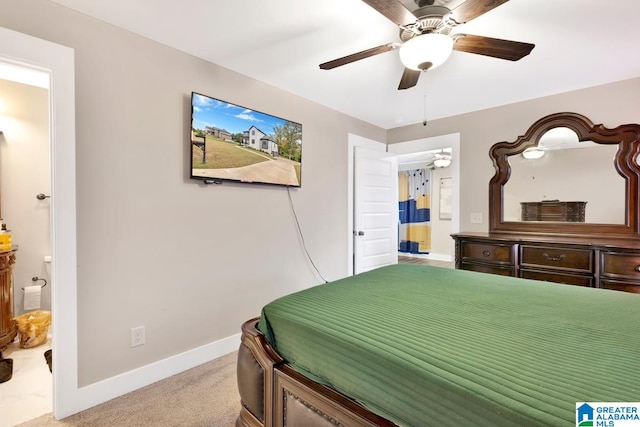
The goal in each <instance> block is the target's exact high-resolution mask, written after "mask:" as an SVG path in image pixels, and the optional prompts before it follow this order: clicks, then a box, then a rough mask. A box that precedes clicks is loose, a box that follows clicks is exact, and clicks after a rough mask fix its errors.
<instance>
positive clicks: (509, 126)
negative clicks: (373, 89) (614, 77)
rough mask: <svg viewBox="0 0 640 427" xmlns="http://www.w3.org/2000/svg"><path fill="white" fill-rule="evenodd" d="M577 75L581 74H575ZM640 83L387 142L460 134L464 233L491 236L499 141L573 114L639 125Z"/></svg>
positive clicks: (408, 132)
mask: <svg viewBox="0 0 640 427" xmlns="http://www.w3.org/2000/svg"><path fill="white" fill-rule="evenodd" d="M576 72H579V69H576ZM638 98H640V78H636V79H631V80H625V81H621V82H617V83H612V84H608V85H602V86H596V87H592V88H587V89H583V90H579V91H574V92H568V93H564V94H560V95H553V96H546V97H542V98H538V99H534V100H530V101H524V102H520V103H516V104H511V105H507V106H502V107H496V108H491V109H487V110H483V111H477V112H473V113H468V114H463V115H459V116H455V117H449V118H445V119H440V120H433V121H430V122H429V124H428V125H427V126H426V127H423V126H422V124H416V125H412V126H405V127H402V128H397V129H391V130H389V131H388V132H387V141H388V142H389V143H397V142H402V141H409V140H414V139H419V138H425V137H430V136H435V135H444V134H449V133H452V132H460V156H461V158H460V170H461V172H460V230H461V231H478V232H483V231H488V223H487V218H488V204H489V202H488V198H489V196H488V185H489V180H490V179H491V177H492V176H493V174H494V168H493V165H492V163H491V160H490V159H489V154H488V153H489V148H490V147H491V146H492V145H493V144H495V143H496V142H500V141H515V139H516V138H517V137H518V136H519V135H522V134H524V133H525V132H526V130H527V129H528V128H529V127H530V126H531V125H532V124H533V123H534V122H535V121H536V120H538V119H540V118H541V117H544V116H546V115H548V114H552V113H559V112H563V111H571V112H576V113H580V114H583V115H585V116H586V117H588V118H589V119H590V120H591V121H592V122H594V123H596V124H598V123H602V124H604V125H605V126H607V127H615V126H618V125H621V124H626V123H638V122H640V103H638ZM472 212H480V213H482V214H483V219H484V221H483V224H471V221H470V214H471V213H472Z"/></svg>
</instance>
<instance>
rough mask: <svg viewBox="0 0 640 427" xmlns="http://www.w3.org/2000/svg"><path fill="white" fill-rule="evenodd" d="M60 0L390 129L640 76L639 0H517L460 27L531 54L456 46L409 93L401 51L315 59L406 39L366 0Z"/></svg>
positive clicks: (409, 0) (405, 1) (409, 1)
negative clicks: (492, 54)
mask: <svg viewBox="0 0 640 427" xmlns="http://www.w3.org/2000/svg"><path fill="white" fill-rule="evenodd" d="M52 1H55V2H56V3H59V4H62V5H64V6H67V7H70V8H72V9H75V10H77V11H80V12H82V13H85V14H87V15H91V16H94V17H96V18H98V19H101V20H103V21H106V22H109V23H111V24H114V25H116V26H119V27H122V28H125V29H127V30H130V31H132V32H134V33H138V34H140V35H142V36H145V37H148V38H150V39H153V40H156V41H158V42H160V43H163V44H166V45H169V46H172V47H174V48H177V49H179V50H182V51H185V52H188V53H190V54H193V55H195V56H198V57H201V58H203V59H206V60H208V61H210V62H213V63H216V64H218V65H221V66H223V67H226V68H229V69H231V70H234V71H237V72H239V73H242V74H244V75H247V76H250V77H252V78H254V79H256V80H260V81H262V82H265V83H268V84H271V85H273V86H276V87H279V88H282V89H284V90H286V91H289V92H292V93H294V94H297V95H299V96H302V97H304V98H307V99H310V100H312V101H315V102H317V103H320V104H323V105H326V106H328V107H330V108H333V109H335V110H338V111H341V112H343V113H346V114H348V115H350V116H353V117H357V118H360V119H362V120H364V121H367V122H369V123H372V124H374V125H377V126H380V127H383V128H386V129H389V128H394V127H399V126H405V125H408V124H412V123H418V122H422V121H423V119H424V115H425V105H426V117H427V118H428V119H429V120H432V119H436V118H442V117H448V116H452V115H457V114H461V113H465V112H470V111H476V110H481V109H485V108H489V107H493V106H498V105H505V104H509V103H513V102H517V101H522V100H527V99H532V98H538V97H542V96H547V95H551V94H554V93H561V92H567V91H570V90H575V89H580V88H584V87H589V86H594V85H599V84H604V83H609V82H613V81H618V80H624V79H628V78H632V77H638V76H640V54H639V48H640V25H639V24H638V22H640V3H639V2H638V1H637V0H615V1H603V0H511V1H509V2H507V3H505V4H503V5H501V6H498V7H497V8H495V9H493V10H492V11H490V12H488V13H486V14H484V15H482V16H480V17H478V18H477V19H474V20H473V21H471V22H469V23H467V24H465V25H463V26H460V27H458V28H456V29H454V32H460V33H468V34H476V35H485V36H490V37H496V38H503V39H509V40H516V41H523V42H529V43H534V44H535V45H536V47H535V48H534V49H533V51H532V52H531V54H530V55H529V56H526V57H525V58H523V59H521V60H520V61H518V62H511V61H506V60H500V59H494V58H489V57H484V56H480V55H473V54H469V53H462V52H455V51H454V52H453V53H452V55H451V57H450V58H449V60H448V61H447V62H446V63H444V64H443V65H442V66H440V67H439V68H437V69H434V70H431V71H428V72H426V73H425V74H423V75H422V76H421V77H420V81H419V82H418V85H417V86H416V87H414V88H412V89H408V90H404V91H398V90H397V86H398V82H399V81H400V76H401V75H402V70H403V67H402V65H401V63H400V60H399V58H398V51H397V50H396V51H391V52H387V53H384V54H381V55H378V56H375V57H371V58H367V59H364V60H361V61H358V62H355V63H352V64H348V65H345V66H342V67H338V68H335V69H333V70H320V69H319V68H318V65H319V64H320V63H322V62H326V61H329V60H332V59H336V58H338V57H342V56H345V55H348V54H351V53H354V52H358V51H361V50H365V49H368V48H371V47H375V46H378V45H382V44H386V43H389V42H398V41H399V39H398V28H397V27H396V26H395V25H394V24H393V23H391V22H390V21H388V20H387V19H386V18H385V17H383V16H382V15H380V14H379V13H378V12H376V11H375V10H373V9H372V8H371V7H369V6H368V5H367V4H366V3H364V2H362V1H361V0H315V1H309V0H253V1H249V0H182V1H179V2H178V1H167V0H163V1H154V0H110V1H98V0H93V1H87V0H52ZM460 2H461V1H460V0H452V1H449V2H447V1H446V0H438V1H437V2H436V3H440V4H442V3H445V4H447V3H448V7H450V8H453V7H454V6H455V5H457V4H459V3H460ZM402 3H403V4H405V5H407V7H409V8H411V9H415V5H414V4H413V2H412V0H402ZM193 90H195V91H198V90H201V89H199V88H197V87H194V88H193ZM208 95H210V96H213V97H215V96H216V94H215V93H209V94H208ZM227 101H230V102H237V101H239V100H234V99H228V100H227Z"/></svg>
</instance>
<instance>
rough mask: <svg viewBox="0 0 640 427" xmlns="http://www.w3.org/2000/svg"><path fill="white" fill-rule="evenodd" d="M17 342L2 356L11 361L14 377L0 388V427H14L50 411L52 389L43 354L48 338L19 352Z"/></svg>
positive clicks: (17, 340) (49, 342)
mask: <svg viewBox="0 0 640 427" xmlns="http://www.w3.org/2000/svg"><path fill="white" fill-rule="evenodd" d="M19 344H20V340H19V339H18V338H16V340H15V341H14V342H12V343H11V344H9V346H8V347H7V348H6V349H5V351H3V352H2V356H3V357H4V358H7V359H13V377H12V378H11V379H10V380H9V381H7V382H4V383H2V384H0V427H13V426H16V425H18V424H21V423H23V422H25V421H29V420H31V419H33V418H37V417H39V416H41V415H44V414H47V413H49V412H51V411H52V407H53V404H52V402H53V385H52V378H51V373H50V372H49V365H47V361H46V360H45V358H44V352H45V351H46V350H48V349H50V348H51V338H50V337H49V339H47V342H46V343H44V344H41V345H39V346H37V347H34V348H20V346H19Z"/></svg>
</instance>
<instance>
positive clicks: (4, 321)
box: [0, 252, 18, 350]
mask: <svg viewBox="0 0 640 427" xmlns="http://www.w3.org/2000/svg"><path fill="white" fill-rule="evenodd" d="M15 261H16V256H15V254H14V253H13V252H0V350H2V349H3V348H4V347H6V346H7V345H8V344H9V343H11V342H12V341H13V340H14V338H15V337H16V335H17V333H18V329H17V327H16V324H15V322H14V320H13V264H14V263H15Z"/></svg>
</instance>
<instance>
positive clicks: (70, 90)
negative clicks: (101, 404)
mask: <svg viewBox="0 0 640 427" xmlns="http://www.w3.org/2000/svg"><path fill="white" fill-rule="evenodd" d="M0 60H2V61H3V62H8V63H12V64H14V65H20V66H23V67H26V68H30V69H36V70H40V71H42V72H45V73H47V75H48V78H49V87H50V96H49V112H50V114H49V115H50V117H49V123H50V129H49V135H50V141H51V143H50V159H51V161H50V168H51V174H50V176H51V183H52V185H51V194H50V196H51V199H50V203H51V206H50V210H51V221H50V231H51V282H52V283H54V284H55V285H54V286H52V291H53V292H52V297H51V307H52V312H53V324H52V326H51V329H52V335H53V337H54V339H53V341H52V347H53V354H54V357H53V374H52V379H53V415H54V417H55V418H57V419H60V418H64V417H66V416H68V415H71V414H73V413H76V412H79V411H80V410H82V409H85V408H86V403H85V402H84V399H83V396H82V395H81V393H80V389H79V387H78V343H77V339H78V337H77V332H76V331H77V327H78V321H77V303H76V302H77V272H76V265H77V256H76V175H75V171H76V164H75V77H74V51H73V49H71V48H68V47H66V46H62V45H59V44H56V43H52V42H49V41H47V40H42V39H39V38H36V37H32V36H29V35H27V34H22V33H19V32H16V31H13V30H9V29H7V28H3V27H0Z"/></svg>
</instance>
